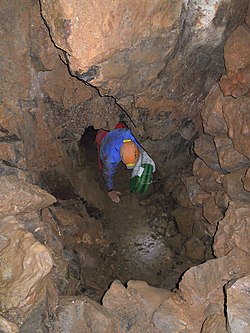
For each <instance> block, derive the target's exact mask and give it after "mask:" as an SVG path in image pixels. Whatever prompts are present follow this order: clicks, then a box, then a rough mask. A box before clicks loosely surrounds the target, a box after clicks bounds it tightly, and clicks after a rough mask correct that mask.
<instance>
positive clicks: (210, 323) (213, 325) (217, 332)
mask: <svg viewBox="0 0 250 333" xmlns="http://www.w3.org/2000/svg"><path fill="white" fill-rule="evenodd" d="M201 333H228V331H227V328H226V320H225V317H224V315H223V314H215V315H212V316H209V317H207V318H206V320H205V321H204V324H203V325H202V330H201Z"/></svg>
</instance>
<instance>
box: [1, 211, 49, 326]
mask: <svg viewBox="0 0 250 333" xmlns="http://www.w3.org/2000/svg"><path fill="white" fill-rule="evenodd" d="M0 228H1V238H2V240H1V252H0V256H1V272H2V275H1V279H0V284H1V291H0V298H1V304H0V308H1V312H2V313H3V314H5V315H8V318H12V320H13V321H14V322H15V323H19V324H20V323H22V322H23V321H24V319H25V318H26V317H27V315H28V314H29V313H30V312H31V311H32V309H33V308H34V307H35V306H36V305H37V304H38V303H39V302H41V301H42V300H43V299H45V297H46V292H47V288H48V285H49V280H48V274H49V272H50V271H51V268H52V265H53V261H52V256H51V253H50V251H49V250H48V249H47V248H46V247H45V246H44V245H42V244H41V243H39V242H37V241H36V240H35V238H34V237H33V236H32V234H31V233H29V232H27V231H25V230H24V229H23V227H21V226H20V225H19V224H18V223H17V221H16V220H15V218H14V217H6V218H2V219H1V221H0Z"/></svg>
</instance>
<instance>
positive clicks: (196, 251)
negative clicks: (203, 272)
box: [184, 236, 206, 262]
mask: <svg viewBox="0 0 250 333" xmlns="http://www.w3.org/2000/svg"><path fill="white" fill-rule="evenodd" d="M184 247H185V255H186V257H187V258H188V259H190V260H192V261H194V262H195V261H196V262H201V261H202V260H204V258H205V250H206V247H205V245H204V244H203V243H202V242H201V241H200V240H199V239H198V238H196V237H195V236H193V237H191V238H189V239H188V240H187V241H186V243H185V244H184Z"/></svg>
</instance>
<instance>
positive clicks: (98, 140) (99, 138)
mask: <svg viewBox="0 0 250 333" xmlns="http://www.w3.org/2000/svg"><path fill="white" fill-rule="evenodd" d="M108 132H109V131H105V130H103V129H100V130H99V131H98V132H97V134H96V137H95V142H96V147H97V151H98V165H99V169H100V170H101V171H102V162H101V159H100V145H101V142H102V140H103V139H104V138H105V136H106V135H107V134H108Z"/></svg>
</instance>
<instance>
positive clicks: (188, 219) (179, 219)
mask: <svg viewBox="0 0 250 333" xmlns="http://www.w3.org/2000/svg"><path fill="white" fill-rule="evenodd" d="M171 215H173V216H174V218H175V220H176V223H177V227H178V230H179V232H180V233H181V234H183V235H184V236H186V237H191V236H192V234H193V232H192V231H193V224H194V217H195V209H191V208H185V207H179V208H177V209H175V210H174V211H172V212H171Z"/></svg>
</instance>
